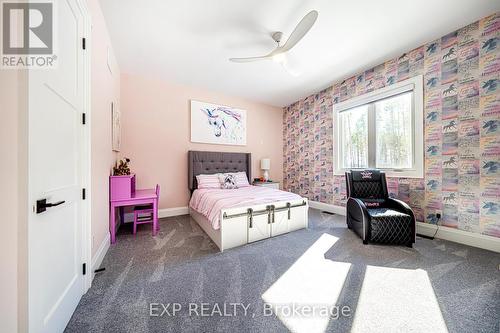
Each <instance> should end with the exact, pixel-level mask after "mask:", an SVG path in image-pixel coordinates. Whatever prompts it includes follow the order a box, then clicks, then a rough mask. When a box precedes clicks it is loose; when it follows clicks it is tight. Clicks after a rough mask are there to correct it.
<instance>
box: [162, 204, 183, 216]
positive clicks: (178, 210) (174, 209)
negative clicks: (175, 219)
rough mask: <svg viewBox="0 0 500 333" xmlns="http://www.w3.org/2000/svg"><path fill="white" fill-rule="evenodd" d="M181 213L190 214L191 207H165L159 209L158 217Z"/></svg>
mask: <svg viewBox="0 0 500 333" xmlns="http://www.w3.org/2000/svg"><path fill="white" fill-rule="evenodd" d="M179 215H189V207H188V206H183V207H172V208H164V209H159V210H158V217H159V218H163V217H170V216H179Z"/></svg>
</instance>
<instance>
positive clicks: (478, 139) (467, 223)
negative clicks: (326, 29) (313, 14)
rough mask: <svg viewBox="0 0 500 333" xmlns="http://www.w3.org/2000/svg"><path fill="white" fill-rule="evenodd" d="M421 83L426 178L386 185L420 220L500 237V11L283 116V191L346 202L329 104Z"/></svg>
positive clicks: (336, 86) (302, 102)
mask: <svg viewBox="0 0 500 333" xmlns="http://www.w3.org/2000/svg"><path fill="white" fill-rule="evenodd" d="M416 75H423V76H424V118H425V119H424V122H425V125H424V128H425V136H424V140H425V144H424V149H425V176H424V179H410V178H389V179H388V187H389V192H390V195H391V196H393V197H397V198H399V199H401V200H403V201H405V202H407V203H408V204H409V205H410V206H411V207H412V208H413V210H414V212H415V214H416V216H417V220H419V221H424V222H427V223H436V213H441V214H442V221H441V222H442V224H443V225H445V226H448V227H452V228H458V229H461V230H466V231H470V232H475V233H482V234H486V235H491V236H496V237H500V209H499V208H500V203H499V198H500V170H499V166H500V129H499V125H500V13H496V14H493V15H491V16H488V17H486V18H484V19H481V20H480V21H478V22H474V23H472V24H470V25H468V26H466V27H464V28H462V29H459V30H458V31H455V32H453V33H450V34H448V35H446V36H443V37H442V38H440V39H438V40H435V41H432V42H430V43H428V44H426V45H424V46H421V47H419V48H416V49H414V50H412V51H410V52H408V53H405V54H403V55H401V56H400V57H398V58H396V59H392V60H389V61H387V62H385V63H383V64H381V65H379V66H376V67H374V68H372V69H369V70H367V71H365V72H364V73H360V74H358V75H355V76H353V77H350V78H348V79H346V80H344V81H342V82H338V83H335V84H334V85H333V86H331V87H330V88H328V89H326V90H324V91H321V92H319V93H317V94H314V95H312V96H309V97H307V98H305V99H302V100H300V101H298V102H295V103H294V104H292V105H290V106H288V107H285V109H284V113H283V114H284V116H283V121H284V135H283V137H284V145H283V147H284V148H283V150H284V181H283V183H284V184H283V187H284V189H285V190H288V191H291V192H295V193H298V194H300V195H303V196H305V197H307V198H309V199H310V200H314V201H320V202H324V203H328V204H333V205H340V206H343V205H345V202H346V188H345V187H346V184H345V179H344V177H343V176H334V175H333V158H334V156H333V149H334V144H333V113H332V110H333V105H334V104H335V103H338V102H341V101H345V100H347V99H349V98H352V97H354V96H358V95H362V94H364V93H366V92H370V91H373V90H376V89H379V88H382V87H385V86H388V85H391V84H393V83H395V82H398V81H401V80H405V79H408V78H410V77H413V76H416Z"/></svg>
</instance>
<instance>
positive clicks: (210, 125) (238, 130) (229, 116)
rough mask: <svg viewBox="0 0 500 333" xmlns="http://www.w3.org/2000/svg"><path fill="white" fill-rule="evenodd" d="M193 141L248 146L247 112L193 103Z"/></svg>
mask: <svg viewBox="0 0 500 333" xmlns="http://www.w3.org/2000/svg"><path fill="white" fill-rule="evenodd" d="M191 141H192V142H201V143H218V144H231V145H245V144H246V111H245V110H239V109H235V108H231V107H227V106H220V105H215V104H210V103H204V102H198V101H191Z"/></svg>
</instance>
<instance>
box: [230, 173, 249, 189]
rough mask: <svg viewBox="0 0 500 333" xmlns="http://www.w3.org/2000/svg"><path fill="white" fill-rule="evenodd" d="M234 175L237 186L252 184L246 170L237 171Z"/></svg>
mask: <svg viewBox="0 0 500 333" xmlns="http://www.w3.org/2000/svg"><path fill="white" fill-rule="evenodd" d="M234 175H235V177H236V186H238V187H247V186H250V184H249V183H248V178H247V173H246V172H235V173H234Z"/></svg>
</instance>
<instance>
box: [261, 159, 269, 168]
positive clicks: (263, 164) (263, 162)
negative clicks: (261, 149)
mask: <svg viewBox="0 0 500 333" xmlns="http://www.w3.org/2000/svg"><path fill="white" fill-rule="evenodd" d="M260 168H261V169H262V170H269V169H270V168H271V159H269V158H263V159H261V160H260Z"/></svg>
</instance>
